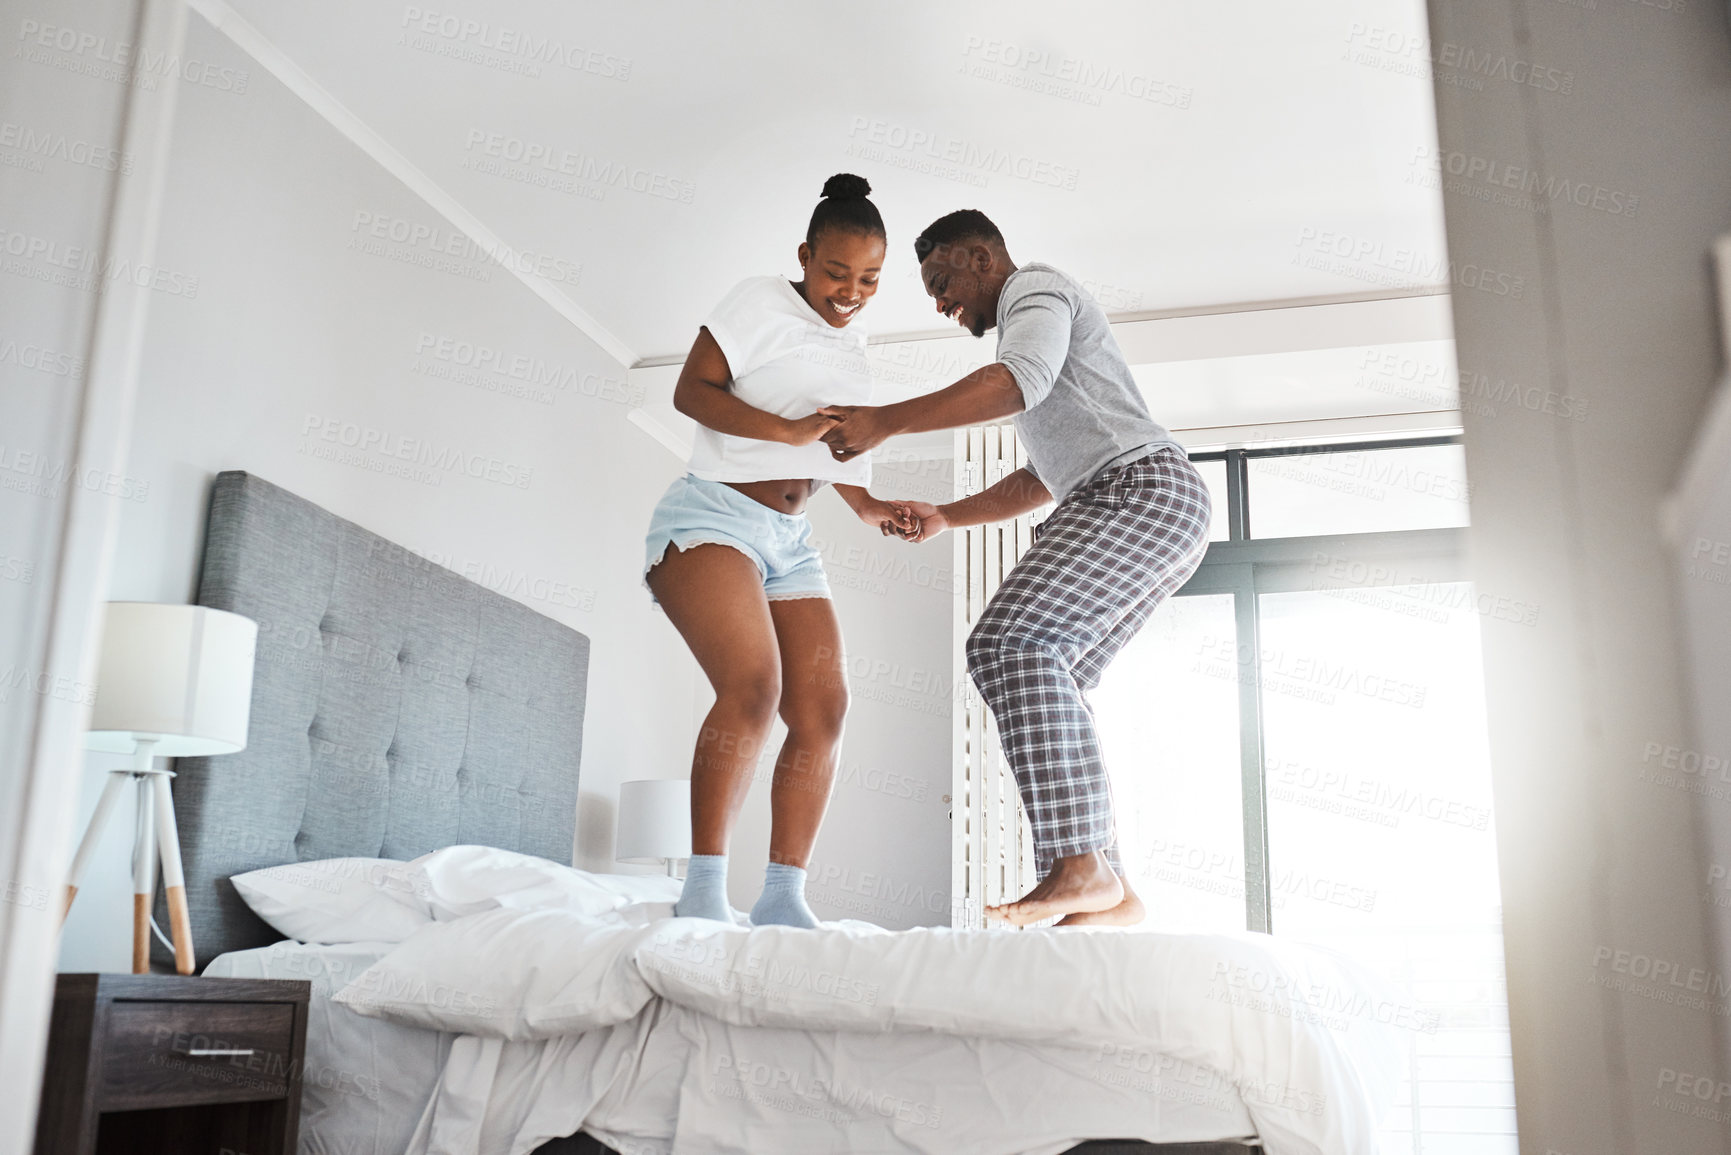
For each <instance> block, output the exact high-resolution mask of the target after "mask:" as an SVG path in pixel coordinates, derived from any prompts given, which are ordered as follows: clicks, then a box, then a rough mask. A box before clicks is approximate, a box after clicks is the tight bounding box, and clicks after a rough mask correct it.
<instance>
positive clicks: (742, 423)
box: [673, 329, 835, 445]
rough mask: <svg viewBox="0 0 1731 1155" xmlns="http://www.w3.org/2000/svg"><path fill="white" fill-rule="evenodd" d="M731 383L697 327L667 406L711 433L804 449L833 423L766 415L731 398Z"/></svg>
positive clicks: (717, 351)
mask: <svg viewBox="0 0 1731 1155" xmlns="http://www.w3.org/2000/svg"><path fill="white" fill-rule="evenodd" d="M732 381H733V373H732V371H731V370H730V369H729V368H728V365H727V356H726V354H724V353H722V351H721V346H720V345H718V344H716V341H715V338H714V337H712V336H710V335H709V330H708V329H699V330H698V331H697V340H696V341H695V342H693V343H692V346H691V353H690V355H689V356H687V357H686V358H685V366H684V367H683V368H682V369H680V370H679V383H678V384H677V385H675V386H674V387H673V407H674V408H675V409H677V410H679V412H681V413H683V414H685V415H686V416H687V417H689V418H691V419H692V420H693V421H695V422H697V423H698V424H699V425H702V426H705V427H706V428H709V429H713V430H715V431H716V432H717V433H731V434H732V435H733V436H735V437H751V438H755V439H757V440H758V441H782V442H785V443H787V444H788V445H810V444H811V443H812V442H814V441H816V440H817V439H818V438H819V437H820V436H822V434H823V433H824V431H825V430H827V429H829V428H830V427H831V426H832V425H834V424H835V422H834V419H833V418H826V417H820V416H819V415H818V414H816V413H813V414H812V415H811V416H809V417H801V418H799V419H797V420H790V419H788V418H786V417H779V416H777V415H776V414H774V413H767V412H765V411H764V410H762V409H759V408H757V407H756V406H755V405H749V404H747V403H746V402H744V401H741V400H740V399H739V398H738V397H737V396H735V395H734V393H733V391H732V389H730V388H729V386H730V385H731V384H732Z"/></svg>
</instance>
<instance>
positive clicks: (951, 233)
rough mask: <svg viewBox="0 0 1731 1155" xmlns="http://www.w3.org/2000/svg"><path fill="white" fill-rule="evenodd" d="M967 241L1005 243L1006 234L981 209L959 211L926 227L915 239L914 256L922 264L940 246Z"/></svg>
mask: <svg viewBox="0 0 1731 1155" xmlns="http://www.w3.org/2000/svg"><path fill="white" fill-rule="evenodd" d="M966 241H997V242H998V243H999V244H1000V245H1001V244H1003V243H1004V234H1003V233H1000V232H999V231H998V226H997V225H994V224H993V223H992V218H991V217H988V216H987V215H986V214H985V213H983V212H981V211H980V210H979V209H957V210H956V211H955V212H953V213H950V214H949V215H948V216H942V217H939V218H938V219H937V220H935V221H933V222H932V223H931V224H929V225H927V226H926V231H925V232H923V233H921V234H920V235H919V236H917V237H915V238H914V256H915V257H916V258H918V259H919V261H920V263H921V264H924V263H925V259H926V258H927V257H929V256H931V255H932V250H933V249H935V248H937V247H938V246H939V245H959V244H962V243H963V242H966Z"/></svg>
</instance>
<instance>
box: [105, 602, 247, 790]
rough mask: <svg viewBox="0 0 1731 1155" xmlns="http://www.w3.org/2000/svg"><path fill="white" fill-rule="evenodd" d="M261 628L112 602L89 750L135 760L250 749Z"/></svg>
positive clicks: (183, 610) (188, 609)
mask: <svg viewBox="0 0 1731 1155" xmlns="http://www.w3.org/2000/svg"><path fill="white" fill-rule="evenodd" d="M257 641H258V623H257V622H255V621H253V620H252V619H251V618H243V617H241V616H240V615H239V614H231V613H228V612H226V611H224V610H213V609H208V608H206V607H204V606H173V605H155V604H152V603H150V602H109V603H108V610H107V613H106V615H105V620H104V622H103V628H102V657H101V661H100V663H99V664H98V666H97V675H96V705H95V707H94V709H93V710H92V711H91V717H90V731H89V733H87V734H86V735H85V738H84V744H85V745H86V746H87V747H89V748H90V749H92V750H105V751H108V752H110V753H115V754H130V753H132V752H133V749H134V747H135V746H136V744H137V741H138V739H140V738H149V739H154V740H155V741H156V745H155V747H154V748H153V749H152V750H151V753H152V754H153V755H161V756H163V757H168V758H181V757H186V756H189V755H203V754H232V753H234V752H235V751H236V750H241V749H244V748H245V747H246V727H247V719H248V716H249V715H250V713H251V709H252V663H253V650H254V647H255V645H256V643H257Z"/></svg>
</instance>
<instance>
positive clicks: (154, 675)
mask: <svg viewBox="0 0 1731 1155" xmlns="http://www.w3.org/2000/svg"><path fill="white" fill-rule="evenodd" d="M257 640H258V623H256V622H254V621H253V620H251V619H250V618H243V617H241V616H240V615H239V614H231V613H228V612H226V611H223V610H213V609H208V608H206V607H204V606H175V605H153V604H151V603H148V602H109V603H108V606H107V611H106V613H105V614H104V621H103V628H102V656H101V659H100V661H99V663H98V665H97V677H96V704H95V707H94V708H93V709H92V711H91V717H90V729H89V732H88V733H87V734H85V736H84V745H85V746H86V747H87V748H88V749H91V750H101V751H105V752H107V753H111V754H130V755H132V766H131V767H130V768H129V769H125V770H115V771H112V772H110V773H109V776H108V782H107V784H106V785H105V786H104V787H103V788H102V797H101V798H100V799H98V801H97V803H96V811H95V813H93V814H92V815H91V816H90V825H89V826H88V827H87V828H86V829H85V831H84V838H83V839H82V840H81V841H80V842H79V844H78V853H77V854H76V855H74V856H73V859H72V875H71V878H70V879H69V880H68V882H67V886H66V905H65V908H64V909H63V910H62V912H61V918H62V919H63V920H64V919H65V917H66V914H67V913H68V912H70V911H71V909H72V900H73V899H74V898H76V897H77V895H78V884H79V882H80V880H82V879H83V877H84V871H85V868H86V867H87V866H89V864H90V856H91V853H92V852H93V851H94V850H95V849H96V845H97V843H98V842H100V841H101V839H102V828H103V826H104V825H106V824H107V822H108V818H109V815H110V813H111V812H112V811H113V810H114V804H115V803H116V802H117V801H118V800H119V798H120V794H121V790H122V788H123V787H124V785H125V783H126V781H127V780H128V779H131V780H132V782H133V784H134V786H135V787H136V790H137V794H138V820H137V825H136V826H135V828H134V830H133V841H132V971H133V973H134V974H144V973H145V972H147V971H148V970H149V969H150V926H151V919H150V904H151V899H152V897H153V896H154V894H155V890H156V881H155V877H154V875H155V868H156V858H157V855H158V854H159V853H160V855H161V857H162V884H163V888H164V889H165V890H166V892H167V899H168V919H169V925H170V927H171V928H172V933H173V936H174V969H175V970H177V971H179V972H180V973H181V974H183V975H189V974H191V973H192V972H193V970H194V968H195V965H196V964H195V962H194V958H193V950H192V923H191V920H190V919H189V918H188V916H187V909H186V878H185V876H184V875H183V874H182V872H181V865H180V834H179V831H178V829H177V828H176V826H175V821H174V797H173V795H172V794H171V793H170V792H169V788H168V780H169V779H170V778H171V777H173V772H172V771H169V770H167V769H158V768H157V766H156V759H157V758H158V757H164V758H179V757H188V756H196V755H210V754H232V753H234V752H235V751H236V750H241V749H244V748H245V746H246V729H247V719H248V715H249V714H250V713H251V709H252V666H253V650H254V647H255V644H256V643H257ZM157 933H158V934H160V933H161V932H160V931H158V932H157Z"/></svg>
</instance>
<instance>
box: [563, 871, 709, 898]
mask: <svg viewBox="0 0 1731 1155" xmlns="http://www.w3.org/2000/svg"><path fill="white" fill-rule="evenodd" d="M580 873H581V872H580ZM589 878H590V880H591V881H593V882H594V883H595V885H597V886H600V887H603V888H605V889H606V890H608V891H610V892H612V893H613V894H617V895H618V896H619V897H620V898H623V899H624V900H625V901H626V902H678V901H679V892H680V891H682V890H684V889H685V880H684V879H682V878H669V877H667V876H666V875H665V874H591V875H589Z"/></svg>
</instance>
